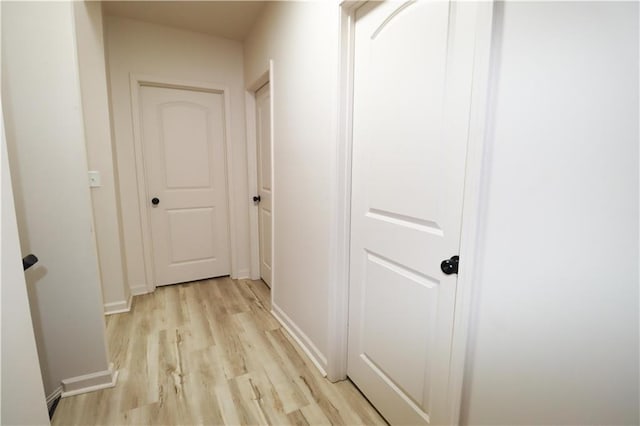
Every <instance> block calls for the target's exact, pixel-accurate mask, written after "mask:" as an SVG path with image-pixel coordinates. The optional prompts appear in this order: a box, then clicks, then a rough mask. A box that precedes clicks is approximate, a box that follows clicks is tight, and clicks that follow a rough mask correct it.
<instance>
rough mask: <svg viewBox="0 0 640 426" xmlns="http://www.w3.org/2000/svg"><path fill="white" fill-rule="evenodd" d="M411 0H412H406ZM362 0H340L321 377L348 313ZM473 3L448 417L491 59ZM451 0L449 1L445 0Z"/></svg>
mask: <svg viewBox="0 0 640 426" xmlns="http://www.w3.org/2000/svg"><path fill="white" fill-rule="evenodd" d="M414 1H415V0H414ZM364 3H366V1H357V0H342V1H341V2H340V24H339V25H340V28H339V36H338V37H339V42H340V47H339V55H340V56H339V59H338V62H339V67H338V68H339V71H338V72H339V75H338V84H339V92H338V102H339V103H338V116H337V124H338V126H337V129H336V136H337V140H336V156H335V163H334V170H333V172H334V173H333V182H332V186H333V188H332V196H331V202H332V205H331V212H332V217H331V233H330V235H331V241H330V250H331V262H330V271H329V277H330V279H329V327H328V351H327V378H328V379H329V380H331V381H339V380H344V379H346V378H347V346H348V318H349V265H350V259H349V250H350V239H351V155H352V146H353V141H352V130H353V115H352V111H353V74H354V48H355V21H356V16H355V15H356V11H357V9H358V8H359V7H360V6H362V5H363V4H364ZM475 5H476V17H475V19H476V28H475V31H476V42H475V53H474V63H473V68H474V69H473V80H472V90H471V108H470V116H469V128H468V140H467V159H466V165H465V178H464V188H465V189H464V195H463V212H462V228H461V235H460V256H461V258H462V259H464V261H463V263H462V265H461V268H460V273H459V275H458V283H457V290H456V305H455V318H454V325H453V338H452V352H451V368H450V378H451V379H450V382H449V389H448V396H447V401H448V404H447V405H448V410H449V418H450V419H451V420H452V421H451V423H452V424H458V423H459V417H460V406H461V401H462V391H463V378H464V370H465V363H466V353H467V341H468V338H469V336H468V329H469V320H470V317H471V315H470V313H471V307H472V304H471V301H472V297H473V292H474V287H475V286H474V284H475V282H474V277H476V276H478V268H479V265H480V263H479V262H478V253H477V251H476V247H477V245H478V238H479V235H480V225H481V223H482V212H483V208H482V205H481V200H482V199H483V194H484V193H485V191H486V180H487V170H488V167H487V162H488V160H487V158H488V155H487V153H486V152H485V151H486V146H487V145H486V144H485V133H486V131H487V118H488V101H489V89H490V87H489V77H490V66H491V58H492V39H493V37H494V35H493V15H494V2H493V0H490V1H487V2H478V3H475ZM451 7H456V6H455V5H454V4H452V6H451Z"/></svg>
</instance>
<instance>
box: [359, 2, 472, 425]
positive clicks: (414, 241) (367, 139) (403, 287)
mask: <svg viewBox="0 0 640 426" xmlns="http://www.w3.org/2000/svg"><path fill="white" fill-rule="evenodd" d="M474 10H475V6H474V5H459V4H453V3H449V2H445V1H427V0H424V1H416V2H383V3H380V2H369V3H366V4H365V5H363V6H362V7H360V8H359V9H358V10H357V12H356V23H355V58H354V107H353V108H354V111H353V163H352V204H351V215H352V216H351V254H350V299H349V358H348V375H349V377H350V378H351V379H352V380H353V381H354V383H355V384H356V385H357V386H358V387H359V388H360V389H361V390H362V391H363V393H364V394H365V395H366V396H367V398H369V400H370V401H371V402H372V403H373V405H374V406H375V407H376V408H378V410H379V411H380V412H381V413H382V415H383V416H384V417H385V418H386V419H387V420H388V421H389V422H390V423H391V424H411V425H420V424H446V423H448V422H449V419H450V416H451V413H450V411H451V410H450V408H449V407H448V390H449V389H448V387H449V369H450V365H449V363H450V355H451V342H452V329H453V319H454V308H455V295H456V285H457V275H456V274H451V275H447V274H445V273H444V272H443V271H442V270H441V262H442V261H443V260H445V259H449V258H451V257H452V256H454V255H457V254H458V252H459V241H460V228H461V215H462V200H463V189H464V188H463V186H464V173H465V156H466V142H467V138H466V136H467V131H466V127H467V125H468V117H469V107H470V96H471V95H470V87H471V77H472V73H471V65H472V62H473V33H474V22H475V21H474V20H473V19H469V16H471V15H473V14H474V13H475V12H474ZM470 14H471V15H470ZM470 23H471V24H470ZM469 24H470V25H469Z"/></svg>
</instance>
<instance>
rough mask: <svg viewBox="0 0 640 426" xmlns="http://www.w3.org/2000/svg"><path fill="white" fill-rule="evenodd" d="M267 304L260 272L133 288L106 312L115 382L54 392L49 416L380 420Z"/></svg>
mask: <svg viewBox="0 0 640 426" xmlns="http://www.w3.org/2000/svg"><path fill="white" fill-rule="evenodd" d="M269 311H270V302H269V289H268V287H266V285H265V284H264V283H263V282H262V281H248V280H239V281H238V280H231V279H230V278H218V279H213V280H205V281H199V282H194V283H187V284H179V285H174V286H168V287H161V288H158V289H157V290H156V291H155V292H154V293H152V294H147V295H143V296H136V297H135V298H134V301H133V307H132V309H131V312H129V313H126V314H118V315H112V316H109V317H107V338H108V343H109V349H110V352H111V360H112V362H113V363H114V364H115V367H116V368H117V369H118V370H119V371H120V377H119V378H118V384H117V386H116V387H115V388H112V389H106V390H102V391H97V392H92V393H87V394H83V395H78V396H74V397H68V398H64V399H62V400H61V401H60V404H59V405H58V409H57V410H56V413H55V415H54V418H53V421H52V424H53V425H98V424H99V425H126V424H145V425H150V424H153V425H195V424H208V425H214V424H215V425H218V424H227V425H266V424H269V425H316V424H317V425H324V424H334V425H362V424H366V425H384V424H386V423H385V422H384V420H383V419H382V418H381V417H380V415H379V414H378V413H377V412H376V411H375V410H374V409H373V408H372V407H371V405H370V404H369V403H368V402H367V400H366V399H365V398H364V397H363V396H362V395H361V394H360V393H359V391H358V390H357V389H356V388H355V387H354V386H353V384H352V383H351V382H349V381H344V382H339V383H335V384H334V383H330V382H329V381H327V380H326V379H325V378H323V377H322V376H321V375H320V373H319V372H318V370H317V369H316V368H315V367H314V366H313V365H312V364H311V361H310V360H309V359H308V358H307V357H306V356H305V355H304V354H303V353H302V351H301V349H300V348H299V347H298V346H297V344H296V343H295V342H293V340H292V339H291V338H290V337H289V336H288V334H287V332H286V331H284V330H283V329H282V328H281V327H280V324H279V323H278V322H277V321H276V320H275V318H273V316H271V314H270V313H269Z"/></svg>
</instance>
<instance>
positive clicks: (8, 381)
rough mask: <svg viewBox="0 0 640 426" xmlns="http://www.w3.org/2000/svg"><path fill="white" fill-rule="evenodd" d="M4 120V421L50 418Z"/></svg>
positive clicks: (0, 404)
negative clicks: (33, 319)
mask: <svg viewBox="0 0 640 426" xmlns="http://www.w3.org/2000/svg"><path fill="white" fill-rule="evenodd" d="M3 122H4V120H3V119H2V114H1V112H0V133H2V135H1V136H2V153H1V154H0V157H2V158H1V160H2V163H1V164H0V169H2V175H1V176H0V180H1V181H2V227H1V228H0V240H1V241H2V246H1V247H0V259H2V264H1V265H0V270H1V271H2V272H1V275H0V300H1V303H0V311H1V312H2V321H1V330H0V335H1V336H2V340H1V341H0V353H1V356H0V358H1V359H2V362H1V367H0V368H1V370H2V383H1V385H0V424H3V425H46V424H49V416H48V413H47V403H46V401H45V396H44V386H43V385H42V376H41V375H40V365H39V361H38V352H37V349H36V341H35V337H34V334H33V324H32V322H31V310H30V308H29V299H28V297H27V284H26V282H25V280H24V273H23V272H22V268H21V267H20V258H21V257H22V256H21V254H20V241H19V239H18V225H17V222H16V213H15V210H14V205H13V191H12V189H11V175H10V174H9V162H8V161H7V144H6V142H5V138H4V123H3Z"/></svg>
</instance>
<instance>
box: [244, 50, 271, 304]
mask: <svg viewBox="0 0 640 426" xmlns="http://www.w3.org/2000/svg"><path fill="white" fill-rule="evenodd" d="M267 83H269V99H270V101H269V102H270V106H271V117H269V121H270V122H271V153H270V155H271V170H270V173H271V230H272V231H271V256H272V257H271V300H272V301H273V295H274V293H275V288H276V280H275V265H274V264H275V262H274V259H275V239H276V234H275V232H274V231H273V230H274V229H275V227H274V226H275V203H274V200H275V192H276V191H275V182H274V179H273V178H274V170H275V168H274V162H273V143H274V140H275V137H274V127H275V126H274V120H273V116H274V111H273V60H269V67H268V68H267V69H266V70H265V71H264V72H263V73H262V74H260V77H258V78H257V79H256V80H255V81H253V82H252V83H251V84H249V85H247V88H246V90H245V95H244V96H245V115H246V123H247V127H246V128H247V132H246V133H247V173H248V182H249V185H248V186H249V197H253V195H255V194H257V193H258V138H257V137H256V132H257V131H258V127H257V122H256V92H257V91H258V90H259V89H260V88H261V87H262V86H264V85H265V84H267ZM248 201H249V202H251V203H252V201H251V200H248ZM259 232H260V229H259V221H258V208H257V206H255V205H253V203H252V204H251V207H250V208H249V241H250V247H251V250H250V252H251V268H250V277H251V279H252V280H259V279H260V235H259Z"/></svg>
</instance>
